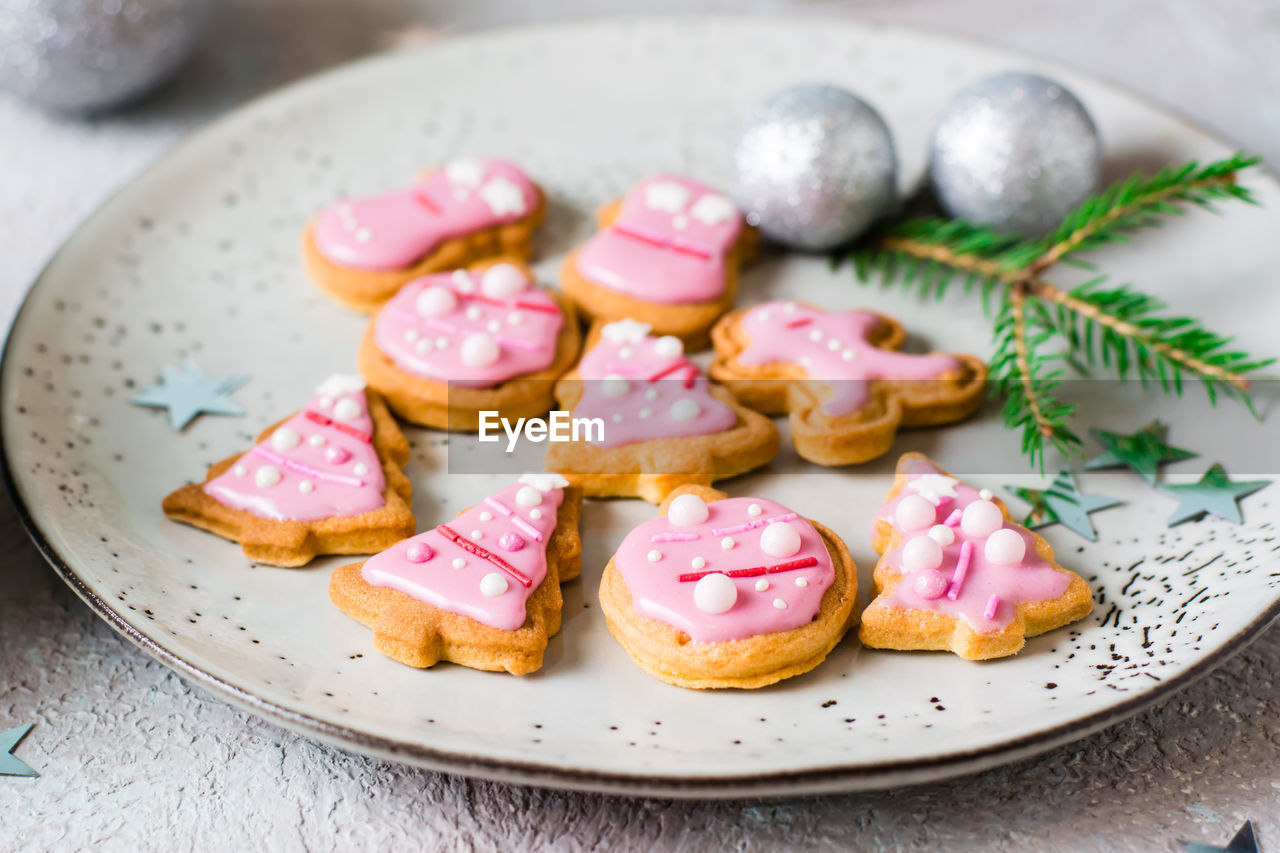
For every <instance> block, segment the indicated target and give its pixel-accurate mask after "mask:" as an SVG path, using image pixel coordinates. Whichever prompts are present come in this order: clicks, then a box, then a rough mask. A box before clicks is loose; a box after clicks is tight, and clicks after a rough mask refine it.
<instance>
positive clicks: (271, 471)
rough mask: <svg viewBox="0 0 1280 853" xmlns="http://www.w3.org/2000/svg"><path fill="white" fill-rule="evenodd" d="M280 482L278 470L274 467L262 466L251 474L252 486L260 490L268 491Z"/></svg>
mask: <svg viewBox="0 0 1280 853" xmlns="http://www.w3.org/2000/svg"><path fill="white" fill-rule="evenodd" d="M278 482H280V469H279V468H277V467H276V466H274V465H263V466H262V467H261V468H259V469H258V470H257V471H254V472H253V484H254V485H255V486H257V487H258V488H260V489H269V488H271V487H272V486H274V485H275V484H276V483H278Z"/></svg>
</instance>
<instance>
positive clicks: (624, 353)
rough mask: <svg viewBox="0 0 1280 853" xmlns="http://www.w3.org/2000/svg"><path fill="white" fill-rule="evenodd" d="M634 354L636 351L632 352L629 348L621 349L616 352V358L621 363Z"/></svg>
mask: <svg viewBox="0 0 1280 853" xmlns="http://www.w3.org/2000/svg"><path fill="white" fill-rule="evenodd" d="M635 354H636V351H635V350H633V349H632V348H631V347H623V348H622V349H620V350H618V358H620V359H622V360H623V361H626V360H627V359H629V358H631V356H633V355H635Z"/></svg>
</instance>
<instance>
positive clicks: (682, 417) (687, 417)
mask: <svg viewBox="0 0 1280 853" xmlns="http://www.w3.org/2000/svg"><path fill="white" fill-rule="evenodd" d="M700 414H702V407H701V406H699V405H698V403H697V401H695V400H691V399H689V398H688V397H685V398H684V399H683V400H676V401H675V402H674V403H672V404H671V419H672V420H673V421H691V420H693V419H694V418H696V417H697V416H698V415H700Z"/></svg>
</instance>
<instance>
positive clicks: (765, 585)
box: [756, 578, 769, 592]
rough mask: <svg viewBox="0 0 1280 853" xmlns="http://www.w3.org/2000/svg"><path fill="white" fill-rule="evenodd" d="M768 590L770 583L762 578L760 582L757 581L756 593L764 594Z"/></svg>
mask: <svg viewBox="0 0 1280 853" xmlns="http://www.w3.org/2000/svg"><path fill="white" fill-rule="evenodd" d="M768 588H769V582H768V581H767V580H765V579H764V578H760V580H758V581H756V592H764V591H765V590H766V589H768Z"/></svg>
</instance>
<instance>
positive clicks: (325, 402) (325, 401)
mask: <svg viewBox="0 0 1280 853" xmlns="http://www.w3.org/2000/svg"><path fill="white" fill-rule="evenodd" d="M332 405H333V398H332V397H321V398H320V408H322V409H327V408H329V407H330V406H332Z"/></svg>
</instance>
